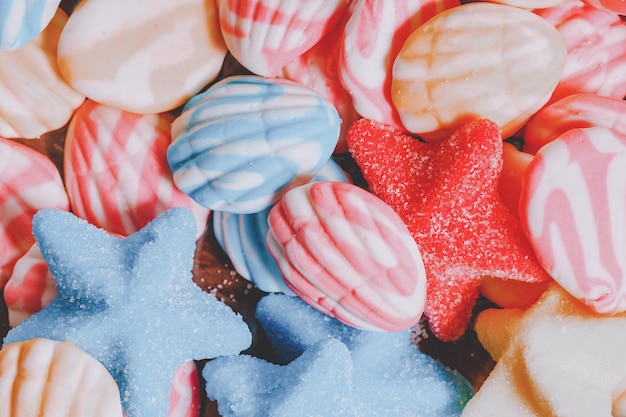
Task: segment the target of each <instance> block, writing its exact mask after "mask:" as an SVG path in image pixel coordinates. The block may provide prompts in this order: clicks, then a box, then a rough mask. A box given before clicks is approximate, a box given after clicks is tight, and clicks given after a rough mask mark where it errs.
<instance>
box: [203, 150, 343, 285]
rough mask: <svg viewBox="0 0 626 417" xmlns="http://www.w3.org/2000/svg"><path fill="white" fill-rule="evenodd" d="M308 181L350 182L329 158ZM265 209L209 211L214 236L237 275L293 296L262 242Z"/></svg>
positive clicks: (265, 231) (264, 236)
mask: <svg viewBox="0 0 626 417" xmlns="http://www.w3.org/2000/svg"><path fill="white" fill-rule="evenodd" d="M312 181H341V182H351V180H350V178H349V177H348V175H347V174H346V173H345V172H344V171H343V170H342V169H341V167H340V166H339V165H338V164H337V163H336V162H335V161H334V160H332V159H330V160H329V161H328V162H327V163H326V164H325V165H324V167H323V168H322V169H321V170H320V171H319V172H318V174H317V175H316V176H315V178H313V180H312ZM269 210H270V209H269V208H267V209H265V210H262V211H260V212H258V213H250V214H234V213H227V212H223V211H215V212H213V231H214V233H215V238H216V240H217V242H218V243H219V245H220V246H221V247H222V249H223V250H224V252H225V253H226V255H228V257H229V259H230V261H231V263H232V264H233V267H234V268H235V270H236V271H237V272H238V273H239V275H241V276H242V277H244V278H245V279H247V280H248V281H250V282H252V283H254V284H255V285H256V287H257V288H259V289H261V290H263V291H265V292H269V293H274V292H278V293H283V294H287V295H294V293H293V292H292V291H291V289H289V287H288V286H287V284H285V281H284V280H283V278H282V275H281V273H280V270H279V269H278V266H277V265H276V261H275V260H274V258H272V255H270V253H269V251H268V250H267V246H266V244H265V238H266V235H267V232H268V230H269V226H268V224H267V216H268V214H269Z"/></svg>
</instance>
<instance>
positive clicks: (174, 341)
mask: <svg viewBox="0 0 626 417" xmlns="http://www.w3.org/2000/svg"><path fill="white" fill-rule="evenodd" d="M33 232H34V234H35V238H36V240H37V243H38V244H39V246H40V248H41V252H42V255H43V257H44V258H45V260H46V262H47V263H48V266H49V267H50V271H51V272H52V274H53V275H54V277H55V279H56V282H57V286H58V296H57V298H56V299H55V300H53V301H52V302H51V303H50V304H49V305H48V306H47V307H46V308H44V309H43V310H42V311H40V312H39V313H37V314H35V315H33V316H32V317H31V318H29V319H27V320H25V321H23V322H22V323H21V324H20V325H19V326H17V327H15V328H14V329H12V330H11V331H10V332H9V333H8V335H7V336H6V338H5V340H4V344H5V345H6V344H9V343H12V342H17V341H21V340H27V339H32V338H36V337H44V338H49V339H54V340H68V341H71V342H73V343H74V344H75V345H77V346H78V347H80V348H81V349H83V350H84V351H86V352H87V353H89V354H90V355H92V356H94V357H95V358H96V359H98V360H99V361H100V362H102V364H103V365H104V366H105V367H106V368H107V369H108V370H109V372H110V373H111V374H112V375H113V377H114V378H115V380H116V382H117V383H118V386H119V388H120V393H121V397H122V402H123V405H124V407H125V410H126V412H127V413H128V416H129V417H154V416H167V414H168V409H169V395H170V390H171V386H172V376H173V375H174V373H175V371H176V370H177V368H178V367H179V366H180V365H181V364H183V363H184V362H186V361H188V360H192V359H193V360H200V359H208V358H214V357H217V356H221V355H233V354H237V353H239V352H241V351H242V350H244V349H246V348H247V347H248V346H249V345H250V343H251V339H252V337H251V334H250V330H249V329H248V326H247V325H246V324H245V323H244V321H243V320H242V318H241V316H239V315H237V314H235V313H234V312H233V311H232V310H231V309H230V308H228V307H227V306H226V305H225V304H223V303H221V302H220V301H218V300H217V299H216V298H215V297H214V296H212V295H210V294H208V293H206V292H203V291H202V290H201V289H200V288H199V287H198V286H197V285H196V284H195V283H194V282H193V280H192V275H191V269H192V266H193V256H194V251H195V241H196V223H195V220H194V217H193V215H192V214H191V213H190V212H189V211H188V210H186V209H183V208H175V209H170V210H168V211H166V212H164V213H163V214H161V215H160V216H159V217H158V218H156V219H155V220H153V221H152V222H151V223H149V224H148V225H147V226H145V227H144V228H143V229H141V230H140V231H139V232H137V233H135V234H133V235H131V236H129V237H127V238H123V239H122V238H118V237H115V236H113V235H110V234H109V233H107V232H105V231H103V230H101V229H98V228H96V227H94V226H92V225H90V224H88V223H87V222H85V221H84V220H82V219H79V218H77V217H75V216H74V215H73V214H71V213H68V212H64V211H61V210H53V209H46V210H41V211H39V212H38V213H37V214H36V215H35V217H34V219H33Z"/></svg>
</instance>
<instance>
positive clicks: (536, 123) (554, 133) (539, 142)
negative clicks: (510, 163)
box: [524, 93, 626, 154]
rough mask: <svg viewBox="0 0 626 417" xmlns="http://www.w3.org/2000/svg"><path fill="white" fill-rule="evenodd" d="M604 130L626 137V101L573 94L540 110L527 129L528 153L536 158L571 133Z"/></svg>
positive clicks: (527, 124)
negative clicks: (557, 139) (549, 146)
mask: <svg viewBox="0 0 626 417" xmlns="http://www.w3.org/2000/svg"><path fill="white" fill-rule="evenodd" d="M593 126H604V127H608V128H610V129H613V130H616V131H618V132H620V133H622V134H626V101H624V100H623V99H621V98H614V97H607V96H600V95H597V94H589V93H582V94H572V95H569V96H565V97H563V98H562V99H560V100H557V101H555V102H554V103H552V104H549V105H547V106H545V107H543V108H542V109H541V110H539V111H538V112H537V113H535V114H534V115H533V117H531V118H530V120H529V121H528V123H526V126H524V152H528V153H530V154H535V153H537V151H538V150H539V149H540V148H541V147H542V146H543V145H545V144H546V143H548V142H551V141H553V140H554V139H556V138H558V137H559V136H560V135H561V134H563V133H565V132H567V131H568V130H570V129H575V128H582V127H593Z"/></svg>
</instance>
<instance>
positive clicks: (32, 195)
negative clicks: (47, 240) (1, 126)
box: [0, 138, 69, 288]
mask: <svg viewBox="0 0 626 417" xmlns="http://www.w3.org/2000/svg"><path fill="white" fill-rule="evenodd" d="M0 174H1V175H0V247H2V251H0V288H4V286H5V285H6V283H7V281H8V280H9V278H10V277H11V275H12V274H13V268H14V266H15V263H16V262H17V261H18V259H20V258H21V257H22V256H24V254H26V252H28V251H29V250H30V248H31V247H32V245H33V244H34V243H35V239H34V238H33V235H32V219H33V215H34V214H35V213H36V212H37V211H38V210H39V209H41V208H46V207H50V208H59V209H63V210H69V201H68V198H67V194H66V193H65V188H64V187H63V181H62V180H61V175H60V174H59V171H58V169H57V167H56V166H55V165H54V164H53V163H52V161H51V160H50V159H49V158H48V157H46V156H44V155H43V154H41V153H39V152H37V151H35V150H33V149H31V148H29V147H26V146H24V145H22V144H19V143H17V142H14V141H11V140H8V139H4V138H0Z"/></svg>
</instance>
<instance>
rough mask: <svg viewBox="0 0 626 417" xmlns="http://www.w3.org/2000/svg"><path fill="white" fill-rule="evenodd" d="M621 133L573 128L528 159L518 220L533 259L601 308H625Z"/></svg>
mask: <svg viewBox="0 0 626 417" xmlns="http://www.w3.org/2000/svg"><path fill="white" fill-rule="evenodd" d="M625 195H626V135H623V134H620V133H617V132H615V131H612V130H610V129H607V128H606V127H591V128H586V129H572V130H569V131H567V132H565V133H564V134H563V135H561V136H560V137H559V138H557V139H555V140H554V141H552V142H550V143H549V144H547V145H545V146H544V147H543V148H541V149H540V150H539V152H537V154H536V155H535V157H534V158H533V160H532V161H531V162H530V164H529V165H528V168H527V169H526V174H525V183H524V187H523V188H522V194H521V197H520V219H521V222H522V225H523V227H524V229H525V231H526V234H527V235H528V238H529V241H530V243H531V245H532V246H533V249H534V251H535V253H536V254H537V258H538V259H539V261H540V262H541V263H542V265H543V266H544V268H545V269H546V270H547V271H548V273H549V274H550V275H551V276H552V277H553V278H554V279H555V280H556V281H557V282H558V283H559V284H561V286H563V288H565V290H567V291H568V292H569V293H571V294H572V295H573V296H574V297H576V298H579V299H580V300H582V301H583V302H585V303H586V304H588V305H590V306H591V307H592V308H593V309H595V310H596V311H597V312H599V313H618V312H623V311H626V256H624V254H626V198H625Z"/></svg>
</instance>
